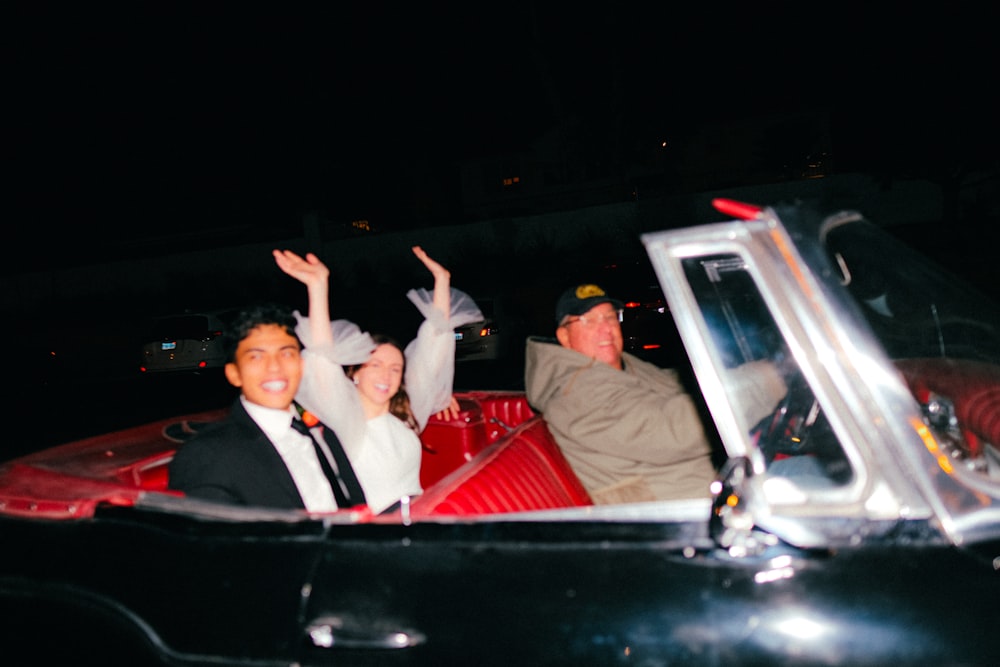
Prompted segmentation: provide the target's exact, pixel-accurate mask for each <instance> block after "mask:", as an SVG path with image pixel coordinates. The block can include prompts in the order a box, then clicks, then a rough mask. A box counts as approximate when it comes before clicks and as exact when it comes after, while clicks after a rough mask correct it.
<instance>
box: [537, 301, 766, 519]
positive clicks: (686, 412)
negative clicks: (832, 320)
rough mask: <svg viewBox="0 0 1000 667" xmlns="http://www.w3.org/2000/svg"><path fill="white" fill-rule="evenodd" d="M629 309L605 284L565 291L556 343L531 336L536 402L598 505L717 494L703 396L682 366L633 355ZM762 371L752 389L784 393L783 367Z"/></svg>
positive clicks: (558, 305)
mask: <svg viewBox="0 0 1000 667" xmlns="http://www.w3.org/2000/svg"><path fill="white" fill-rule="evenodd" d="M622 306H623V304H622V302H621V301H619V300H617V299H614V298H612V297H611V296H609V295H608V294H607V293H606V292H605V291H604V290H603V289H601V288H600V287H598V286H597V285H578V286H576V287H571V288H570V289H568V290H566V291H565V292H564V293H563V294H562V295H561V296H560V297H559V300H558V302H557V303H556V332H555V333H556V338H555V340H553V339H551V338H540V337H531V338H529V339H528V341H527V349H526V357H525V390H526V394H527V398H528V402H529V403H530V404H531V405H532V407H533V408H535V409H536V410H538V411H539V412H541V413H542V414H543V415H544V416H545V421H546V422H547V423H548V425H549V428H550V430H551V431H552V434H553V436H555V439H556V441H557V442H558V443H559V445H560V447H561V449H562V451H563V453H564V454H565V456H566V458H567V460H568V461H569V462H570V465H572V466H573V469H574V471H575V472H576V474H577V476H578V477H579V478H580V481H581V482H583V485H584V486H585V487H586V488H587V490H588V491H589V492H590V495H591V497H592V498H593V499H594V501H595V502H597V503H599V504H606V503H619V502H637V501H644V500H672V499H680V498H702V497H707V496H709V495H710V492H709V485H710V484H711V482H712V480H713V479H714V478H715V468H714V465H713V463H712V450H711V446H710V444H709V442H708V438H707V437H706V435H705V430H704V427H703V425H702V422H701V419H700V417H699V415H698V411H697V409H696V407H695V404H694V401H693V399H692V398H691V396H690V395H689V394H688V393H687V392H686V390H685V389H684V386H683V385H682V383H681V381H680V379H679V376H678V374H677V372H676V371H675V370H673V369H667V368H660V367H659V366H656V365H654V364H651V363H649V362H646V361H643V360H642V359H639V358H638V357H636V356H634V355H631V354H629V353H627V352H625V351H624V346H623V342H622V330H621V314H622ZM754 375H755V376H756V375H759V376H760V378H762V381H761V383H760V384H758V380H757V379H756V378H754V379H752V380H751V381H750V382H749V383H748V384H747V389H748V391H753V392H759V390H760V387H761V386H764V392H762V395H776V396H774V400H775V401H776V400H777V397H780V396H781V395H782V394H783V393H784V383H783V382H782V381H781V379H780V377H779V376H778V375H777V373H776V371H775V370H774V369H769V370H765V371H764V372H763V373H762V374H757V373H755V374H754ZM767 402H768V403H770V404H771V405H773V403H771V401H770V400H768V401H767ZM764 414H765V413H764V412H762V413H761V417H763V415H764ZM759 418H760V417H758V419H759Z"/></svg>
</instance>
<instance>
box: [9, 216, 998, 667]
mask: <svg viewBox="0 0 1000 667" xmlns="http://www.w3.org/2000/svg"><path fill="white" fill-rule="evenodd" d="M715 206H716V208H717V209H718V210H719V211H720V215H722V216H725V218H726V221H723V222H719V223H717V224H711V225H704V226H698V227H690V228H675V229H670V230H668V231H663V232H657V233H649V234H646V235H644V236H643V237H642V242H643V244H644V245H645V248H646V250H647V252H648V255H649V259H650V261H651V262H652V266H653V268H654V269H655V272H656V274H657V276H658V278H659V281H660V283H661V286H662V288H663V293H664V295H665V296H666V299H667V302H668V306H669V310H670V312H671V314H672V315H673V318H674V320H675V322H676V325H677V331H678V332H679V334H680V337H681V338H682V340H683V345H684V348H685V350H686V352H687V355H688V358H689V359H690V371H691V376H692V377H693V378H694V379H695V380H696V382H697V386H698V388H699V390H700V391H699V395H700V396H702V397H703V399H704V407H705V408H706V427H707V430H709V431H710V432H712V433H713V435H714V436H717V437H716V439H717V441H718V446H719V448H720V461H722V462H721V463H720V466H719V470H718V477H717V480H716V482H715V483H714V485H713V487H712V494H711V497H706V498H702V499H691V500H682V501H664V502H644V503H631V504H619V505H597V504H595V503H594V502H593V500H592V499H591V498H590V496H589V495H588V493H587V491H586V490H585V489H584V487H583V486H582V485H581V484H580V482H579V480H578V479H577V478H576V476H575V475H574V474H573V471H572V469H571V468H570V466H569V465H568V464H567V462H566V459H564V458H563V456H562V454H561V452H560V450H559V448H558V446H557V444H556V443H555V441H554V440H553V438H552V436H551V434H550V432H549V430H548V427H547V425H546V422H545V415H544V414H539V413H538V412H536V411H535V410H534V409H533V408H532V406H531V405H529V404H528V402H527V401H526V400H525V397H524V395H523V394H522V393H519V392H510V391H505V392H501V391H475V392H465V393H462V394H460V395H459V399H460V404H461V407H462V418H461V419H459V420H456V421H448V422H443V421H434V422H432V423H431V424H430V425H428V427H427V429H426V430H425V432H424V433H423V435H422V439H423V443H424V446H425V452H424V461H423V463H424V465H423V469H422V481H423V485H424V487H425V492H424V493H423V494H422V495H420V496H417V497H413V498H408V499H404V502H403V503H402V504H401V506H400V509H399V510H398V511H396V512H395V513H394V514H391V515H378V516H373V515H372V514H371V512H368V511H366V510H365V508H364V507H359V508H353V509H350V510H342V511H338V512H334V513H330V514H322V515H310V514H307V513H304V512H289V511H274V510H267V509H253V508H239V507H231V506H225V505H219V504H214V503H210V502H205V501H199V500H196V499H192V498H185V497H183V496H181V495H180V494H178V493H175V492H170V491H167V490H166V488H167V485H166V481H167V480H166V469H167V468H166V464H167V462H168V461H169V460H170V459H171V457H172V456H173V454H174V453H175V452H176V451H177V449H178V448H181V447H184V446H185V442H187V441H188V439H189V438H190V437H191V436H192V434H195V433H196V432H197V431H198V429H199V428H200V427H201V426H202V425H203V424H205V423H207V422H210V421H213V420H216V419H219V418H221V417H222V416H223V415H224V411H218V410H217V411H212V412H205V413H199V414H192V415H184V416H180V417H178V418H176V419H172V420H166V421H162V422H157V423H154V424H149V425H148V426H145V427H140V428H136V429H131V430H126V431H122V432H118V433H112V434H109V435H106V436H101V437H96V438H91V439H88V440H83V441H79V442H73V443H69V444H66V445H63V446H60V447H56V448H54V449H50V450H46V451H40V452H37V453H32V454H29V455H26V456H23V457H20V458H17V459H13V460H10V461H8V462H6V463H4V464H3V465H0V536H2V540H3V547H2V548H0V611H2V613H3V618H4V621H3V623H2V624H0V628H2V630H0V642H2V643H0V646H2V648H3V652H4V660H5V661H6V660H7V656H16V655H28V656H31V659H30V661H29V662H30V663H31V664H73V665H79V664H83V663H92V664H102V665H108V664H123V665H140V664H141V665H147V664H169V665H254V666H258V667H263V666H271V665H274V666H277V665H376V664H377V665H436V666H440V665H533V666H536V665H602V666H607V665H642V666H659V665H700V666H706V665H774V664H782V665H845V664H850V665H890V664H891V665H894V666H900V665H996V664H1000V632H997V629H998V620H1000V572H998V570H1000V449H998V446H1000V308H998V307H997V305H996V304H993V303H990V302H989V301H988V299H986V298H985V297H983V296H982V295H980V294H978V293H977V292H976V291H975V290H973V289H972V288H970V287H969V286H967V285H965V284H963V283H962V282H960V281H959V280H957V279H955V278H950V277H947V276H945V275H943V274H942V273H941V272H940V270H939V268H938V267H937V266H936V265H935V264H934V263H932V262H931V261H929V260H927V259H925V258H922V257H920V256H917V255H916V254H914V253H913V252H912V251H911V250H909V249H907V247H905V246H902V245H900V244H898V243H896V242H894V241H893V239H892V237H891V236H890V235H888V234H886V233H885V231H884V230H882V229H880V228H879V227H877V226H875V225H874V224H872V223H870V222H868V221H866V220H865V219H864V218H863V216H862V215H860V214H859V213H856V212H852V211H839V212H833V213H821V212H819V211H817V210H815V208H814V207H812V206H807V205H804V204H801V203H797V204H787V205H785V204H782V205H774V206H765V207H759V206H754V205H749V204H744V203H740V202H734V201H729V200H716V202H715ZM761 360H765V361H768V362H770V363H773V364H775V365H776V366H777V367H778V368H779V369H780V370H781V372H782V373H783V376H784V378H785V383H786V386H787V388H788V391H787V393H786V394H785V395H784V397H783V398H782V399H781V400H780V402H779V403H778V404H777V405H775V406H774V409H773V412H772V413H771V414H769V415H768V416H767V417H765V418H764V419H763V420H761V421H758V422H755V423H748V421H747V419H746V418H745V417H744V416H743V415H744V413H745V410H743V409H742V408H743V407H744V406H742V405H741V404H740V401H741V400H742V399H741V394H740V392H739V391H737V389H738V388H737V387H735V386H733V382H732V380H731V376H730V373H729V370H730V369H732V368H734V367H735V366H737V365H741V364H744V363H746V362H749V361H761Z"/></svg>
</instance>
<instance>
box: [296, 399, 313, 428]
mask: <svg viewBox="0 0 1000 667" xmlns="http://www.w3.org/2000/svg"><path fill="white" fill-rule="evenodd" d="M295 410H296V411H297V412H298V413H299V418H300V419H301V420H302V423H303V424H305V425H306V426H308V427H309V428H312V427H313V426H316V425H317V424H319V417H317V416H316V415H314V414H313V413H311V412H309V411H308V410H306V409H305V408H303V407H302V406H301V405H299V404H298V403H296V404H295Z"/></svg>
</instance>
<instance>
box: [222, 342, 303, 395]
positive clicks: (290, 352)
mask: <svg viewBox="0 0 1000 667" xmlns="http://www.w3.org/2000/svg"><path fill="white" fill-rule="evenodd" d="M302 368H303V361H302V352H301V350H300V348H299V341H298V339H296V338H295V336H293V335H291V334H290V333H288V332H287V331H285V329H284V328H283V327H281V326H279V325H277V324H262V325H260V326H258V327H255V328H254V329H253V330H251V331H250V334H249V335H248V336H247V337H246V338H244V339H243V340H241V341H240V343H239V345H238V346H237V347H236V355H235V361H233V362H231V363H228V364H226V379H227V380H229V383H230V384H232V385H233V386H234V387H239V388H240V389H241V390H242V392H243V395H244V396H245V397H246V399H247V400H248V401H250V402H251V403H256V404H257V405H262V406H264V407H266V408H275V409H279V410H281V409H285V408H287V407H288V406H289V405H291V404H292V401H293V400H294V398H295V392H297V391H298V390H299V383H300V382H301V381H302Z"/></svg>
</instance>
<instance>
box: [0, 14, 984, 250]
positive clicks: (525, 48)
mask: <svg viewBox="0 0 1000 667" xmlns="http://www.w3.org/2000/svg"><path fill="white" fill-rule="evenodd" d="M115 4H117V3H115ZM354 4H362V3H354ZM363 4H364V6H363V7H348V6H346V5H345V3H322V4H320V3H316V4H315V5H314V4H308V5H306V4H303V5H302V6H298V5H297V6H296V7H294V8H289V7H288V6H286V5H281V7H280V8H278V5H277V4H274V5H272V6H267V5H261V4H259V3H179V4H175V3H156V4H153V5H147V3H133V4H132V5H127V4H125V3H121V4H120V5H119V6H117V7H114V8H110V7H105V8H99V9H95V8H94V7H93V3H86V4H78V5H76V6H75V7H73V8H70V9H67V8H65V7H60V8H58V9H57V8H55V6H54V5H53V6H49V5H47V4H46V3H39V2H30V3H29V2H24V3H18V4H16V5H15V6H14V8H13V9H12V8H11V7H10V6H8V8H7V14H8V17H9V18H8V20H7V21H5V22H6V23H7V28H8V30H7V32H8V33H9V35H8V38H7V41H8V44H7V45H6V48H5V51H6V53H7V58H5V60H6V62H7V65H8V76H7V77H5V78H6V79H7V81H6V83H5V88H6V91H5V95H4V97H5V100H6V102H5V106H6V107H7V108H8V110H9V111H12V112H13V113H12V120H11V119H9V120H8V124H7V129H8V133H7V135H8V136H7V139H8V141H7V142H5V144H6V145H7V148H8V149H9V150H8V151H5V152H6V154H7V157H8V160H10V162H9V164H10V165H11V166H12V167H13V172H14V176H13V179H12V180H11V181H10V182H9V185H12V186H13V187H12V196H11V197H9V198H8V202H9V208H8V211H7V213H8V215H7V216H6V218H7V225H6V226H7V228H8V230H10V232H9V233H11V234H12V235H13V241H14V242H15V244H16V246H17V247H19V248H21V249H22V252H19V253H18V257H20V258H21V259H20V260H10V262H17V261H21V262H23V263H26V264H27V265H29V266H30V265H44V264H45V259H44V258H45V257H47V256H49V257H51V261H52V262H58V261H60V260H61V258H63V257H68V256H69V254H68V250H67V249H69V248H72V249H73V253H75V254H76V255H77V257H79V253H80V252H81V251H82V252H87V251H88V250H89V249H95V248H101V247H104V248H107V247H109V246H115V247H118V248H120V249H121V250H122V251H123V252H127V251H128V248H129V242H130V241H133V240H135V241H142V240H148V239H151V238H160V237H169V236H171V235H176V234H184V233H188V232H193V231H203V230H205V229H210V228H220V229H232V228H238V229H245V230H247V232H248V233H252V230H253V229H254V228H257V227H261V228H265V227H269V226H278V227H288V226H291V227H294V226H295V225H296V224H298V223H299V221H300V220H301V216H302V213H303V212H304V211H306V210H310V209H314V208H321V209H324V210H331V209H338V208H343V209H356V210H357V211H358V212H359V213H358V214H359V215H366V214H367V213H368V211H367V209H372V210H383V211H391V210H392V206H393V202H394V201H396V200H399V199H402V198H404V196H405V193H404V192H403V190H402V189H401V188H403V185H402V184H404V183H405V182H406V180H407V178H406V174H408V173H410V172H412V171H413V170H414V169H439V170H440V171H441V173H447V172H448V166H449V165H453V164H454V163H455V162H456V161H457V160H460V159H463V158H468V157H474V156H478V155H488V154H491V153H495V152H496V151H498V150H502V149H504V148H506V147H509V146H512V145H517V144H518V143H524V142H529V141H531V140H532V139H533V138H535V137H537V136H538V135H539V134H540V133H542V132H543V131H544V130H546V129H547V128H549V127H551V126H552V124H553V123H554V122H556V121H557V120H558V119H560V118H563V117H566V116H569V115H573V114H576V115H581V116H583V117H585V118H587V119H588V120H589V122H592V123H593V124H594V125H595V126H596V127H602V126H605V127H613V126H620V125H625V126H628V127H631V128H638V130H637V131H648V132H649V133H650V136H654V135H656V134H657V133H660V134H663V135H665V136H666V135H669V134H670V133H677V132H684V131H685V130H686V129H688V128H691V127H693V126H696V125H698V124H699V123H705V122H708V121H718V120H726V119H730V118H731V119H740V118H746V117H751V116H755V115H762V114H766V113H768V112H772V111H773V110H776V109H777V110H796V109H800V110H817V109H818V110H827V111H831V112H833V113H835V114H837V116H838V117H841V118H845V119H847V120H846V121H845V122H849V123H851V127H853V128H855V131H853V132H851V133H850V138H849V139H848V140H847V142H846V144H845V145H846V146H848V147H849V149H850V150H854V151H857V153H858V155H859V156H862V155H863V154H864V152H865V151H867V150H878V151H881V152H882V154H885V153H886V152H890V151H892V150H894V149H895V147H898V146H906V147H907V149H906V150H911V151H915V152H919V153H923V154H925V155H926V154H936V152H937V151H945V150H947V146H950V145H966V144H976V145H978V147H979V148H978V150H980V151H982V150H984V149H983V146H984V145H986V146H987V147H989V146H995V139H996V129H995V127H994V124H995V118H996V116H997V114H996V106H995V104H994V102H993V98H994V97H995V92H994V91H995V90H996V84H997V81H996V78H997V77H996V73H995V69H996V68H995V62H996V57H995V45H994V37H993V35H992V30H993V29H994V26H995V25H996V21H995V18H996V13H997V12H996V10H995V9H989V10H985V11H986V12H988V13H987V14H984V13H981V12H982V11H983V10H979V9H964V7H966V5H965V4H963V3H950V4H948V5H946V6H942V7H937V8H933V9H931V10H924V13H921V11H920V10H917V9H915V8H914V6H913V5H911V4H907V3H898V4H890V5H885V4H882V5H879V7H880V8H879V9H878V10H877V11H878V13H879V14H880V15H879V16H876V15H875V12H876V9H875V7H874V6H873V5H872V4H871V3H865V4H861V3H830V4H827V5H815V4H811V3H810V4H809V5H808V6H805V5H804V4H803V3H789V4H788V5H780V4H779V5H771V6H770V7H765V6H763V5H762V4H760V3H754V7H753V8H752V9H748V8H746V7H747V3H743V4H742V5H738V7H741V8H740V9H726V8H725V5H719V4H716V3H709V5H708V6H705V7H703V8H702V9H697V8H694V9H692V8H690V7H688V8H685V10H684V11H683V12H680V11H677V9H676V7H675V6H673V5H667V4H666V3H663V5H664V6H663V8H661V9H646V8H642V9H640V7H643V6H644V5H645V4H647V3H641V4H640V3H636V5H635V6H634V7H630V6H629V4H628V3H624V4H623V3H619V4H618V5H613V6H611V5H609V6H602V7H597V6H583V5H574V4H565V5H562V6H561V8H558V9H556V8H553V6H552V5H551V4H550V3H546V8H545V9H538V10H532V9H531V5H530V3H519V2H512V3H506V4H499V5H498V4H494V3H490V4H488V5H483V6H481V7H476V8H473V7H471V6H469V5H480V4H481V3H453V4H446V3H419V4H418V3H407V4H405V5H402V6H401V7H402V8H401V7H397V6H396V3H363ZM968 6H969V7H972V5H971V4H970V5H968ZM305 7H308V8H305ZM609 7H611V8H610V9H609ZM894 7H896V8H897V9H898V10H899V11H895V10H894ZM350 214H351V215H353V214H354V213H353V211H352V212H351V213H350ZM95 252H96V251H95ZM10 268H11V266H10V265H8V267H7V269H8V270H9V269H10Z"/></svg>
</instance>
